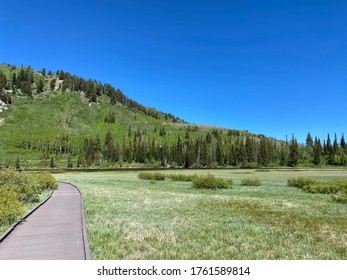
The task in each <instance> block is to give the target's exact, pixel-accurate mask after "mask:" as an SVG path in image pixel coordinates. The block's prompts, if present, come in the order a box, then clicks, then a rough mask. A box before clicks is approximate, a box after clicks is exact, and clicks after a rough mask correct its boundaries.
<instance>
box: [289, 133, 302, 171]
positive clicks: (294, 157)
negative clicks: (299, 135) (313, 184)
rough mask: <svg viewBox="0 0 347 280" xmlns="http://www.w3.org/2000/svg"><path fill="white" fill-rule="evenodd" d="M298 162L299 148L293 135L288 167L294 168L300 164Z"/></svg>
mask: <svg viewBox="0 0 347 280" xmlns="http://www.w3.org/2000/svg"><path fill="white" fill-rule="evenodd" d="M298 161H299V146H298V142H297V141H296V139H295V137H294V134H293V135H292V139H291V140H290V143H289V156H288V165H289V166H292V167H294V166H296V165H297V164H298Z"/></svg>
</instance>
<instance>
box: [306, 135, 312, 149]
mask: <svg viewBox="0 0 347 280" xmlns="http://www.w3.org/2000/svg"><path fill="white" fill-rule="evenodd" d="M306 146H309V147H312V148H313V139H312V136H311V134H310V133H308V134H307V137H306Z"/></svg>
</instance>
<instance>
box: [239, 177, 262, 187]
mask: <svg viewBox="0 0 347 280" xmlns="http://www.w3.org/2000/svg"><path fill="white" fill-rule="evenodd" d="M241 186H261V181H260V179H258V178H246V179H243V180H242V181H241Z"/></svg>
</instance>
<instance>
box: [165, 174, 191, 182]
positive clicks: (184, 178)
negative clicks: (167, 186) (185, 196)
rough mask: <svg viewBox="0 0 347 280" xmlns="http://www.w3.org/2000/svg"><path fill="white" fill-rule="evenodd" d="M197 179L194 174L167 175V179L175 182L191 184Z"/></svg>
mask: <svg viewBox="0 0 347 280" xmlns="http://www.w3.org/2000/svg"><path fill="white" fill-rule="evenodd" d="M196 177H197V175H196V174H194V175H185V174H169V175H167V178H169V179H171V180H172V181H176V182H192V181H193V180H194V179H195V178H196Z"/></svg>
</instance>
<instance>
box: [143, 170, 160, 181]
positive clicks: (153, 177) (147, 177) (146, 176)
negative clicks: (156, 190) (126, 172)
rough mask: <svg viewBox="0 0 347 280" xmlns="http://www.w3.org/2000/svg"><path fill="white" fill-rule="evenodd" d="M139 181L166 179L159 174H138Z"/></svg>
mask: <svg viewBox="0 0 347 280" xmlns="http://www.w3.org/2000/svg"><path fill="white" fill-rule="evenodd" d="M138 177H139V179H141V180H151V181H153V180H154V181H164V180H165V179H166V175H165V174H162V173H159V172H155V173H153V172H140V173H139V175H138Z"/></svg>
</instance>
